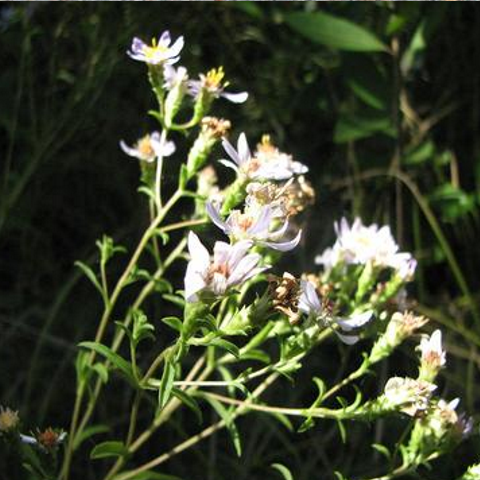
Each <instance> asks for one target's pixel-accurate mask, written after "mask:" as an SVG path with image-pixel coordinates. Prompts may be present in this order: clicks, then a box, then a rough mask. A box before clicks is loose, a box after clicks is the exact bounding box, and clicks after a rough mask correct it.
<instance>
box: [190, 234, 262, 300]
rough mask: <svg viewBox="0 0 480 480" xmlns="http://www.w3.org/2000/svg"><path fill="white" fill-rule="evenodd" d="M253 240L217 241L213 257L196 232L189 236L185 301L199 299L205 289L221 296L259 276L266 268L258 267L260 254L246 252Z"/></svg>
mask: <svg viewBox="0 0 480 480" xmlns="http://www.w3.org/2000/svg"><path fill="white" fill-rule="evenodd" d="M251 246H252V242H251V241H249V240H242V241H240V242H237V243H235V244H234V245H230V244H228V243H225V242H216V243H215V246H214V247H213V259H212V258H210V254H209V253H208V250H207V249H206V248H205V247H204V246H203V244H202V243H201V242H200V240H199V238H198V237H197V235H195V234H194V233H193V232H190V233H189V235H188V251H189V253H190V258H191V259H190V262H189V263H188V266H187V271H186V274H185V299H186V300H187V302H195V301H197V300H198V294H199V293H200V292H203V291H206V292H211V293H213V294H214V295H215V296H218V295H223V294H224V293H225V292H226V291H227V290H228V289H229V288H231V287H234V286H236V285H240V284H242V283H243V282H245V281H246V280H248V279H249V278H252V277H254V276H255V275H258V274H259V273H261V272H263V271H264V270H266V269H267V268H268V267H259V266H258V264H259V262H260V260H261V258H262V257H261V256H260V255H259V254H258V253H247V252H248V250H249V249H250V248H251Z"/></svg>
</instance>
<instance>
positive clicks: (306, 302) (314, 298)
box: [298, 280, 322, 315]
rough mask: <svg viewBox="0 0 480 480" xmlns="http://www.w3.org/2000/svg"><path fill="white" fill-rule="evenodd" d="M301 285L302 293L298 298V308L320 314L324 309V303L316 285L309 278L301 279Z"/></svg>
mask: <svg viewBox="0 0 480 480" xmlns="http://www.w3.org/2000/svg"><path fill="white" fill-rule="evenodd" d="M300 285H301V288H302V294H301V295H300V298H299V300H298V308H299V309H300V310H301V311H302V312H305V313H308V314H310V313H314V314H316V315H319V314H320V312H321V310H322V304H321V302H320V299H319V298H318V295H317V292H316V290H315V286H314V285H313V284H312V283H311V282H309V281H307V280H301V281H300Z"/></svg>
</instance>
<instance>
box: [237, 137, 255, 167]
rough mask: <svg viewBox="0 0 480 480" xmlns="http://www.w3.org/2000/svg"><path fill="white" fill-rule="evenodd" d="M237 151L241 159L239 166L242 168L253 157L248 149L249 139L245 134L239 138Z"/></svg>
mask: <svg viewBox="0 0 480 480" xmlns="http://www.w3.org/2000/svg"><path fill="white" fill-rule="evenodd" d="M237 149H238V159H239V161H238V164H239V166H241V165H243V164H244V163H246V162H248V161H249V160H250V158H251V157H252V154H251V153H250V148H248V142H247V137H246V136H245V134H244V133H241V134H240V135H239V137H238V142H237Z"/></svg>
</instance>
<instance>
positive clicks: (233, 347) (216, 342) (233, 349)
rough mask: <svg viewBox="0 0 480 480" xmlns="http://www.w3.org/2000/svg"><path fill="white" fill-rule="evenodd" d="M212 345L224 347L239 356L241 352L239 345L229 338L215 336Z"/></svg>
mask: <svg viewBox="0 0 480 480" xmlns="http://www.w3.org/2000/svg"><path fill="white" fill-rule="evenodd" d="M210 345H211V346H213V347H219V348H223V349H224V350H226V351H227V352H229V353H231V354H232V355H233V356H234V357H237V358H238V356H239V354H240V352H239V349H238V347H237V346H236V345H235V344H234V343H232V342H229V341H228V340H225V339H223V338H214V339H213V340H211V341H210Z"/></svg>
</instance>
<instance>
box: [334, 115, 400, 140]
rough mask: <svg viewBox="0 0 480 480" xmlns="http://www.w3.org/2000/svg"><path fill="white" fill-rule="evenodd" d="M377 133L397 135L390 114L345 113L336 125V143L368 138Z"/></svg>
mask: <svg viewBox="0 0 480 480" xmlns="http://www.w3.org/2000/svg"><path fill="white" fill-rule="evenodd" d="M377 133H384V134H386V135H389V136H390V137H395V130H394V128H393V124H392V119H391V118H390V116H388V115H385V114H381V115H368V116H367V115H364V116H359V115H354V114H352V113H345V114H343V115H341V116H340V118H339V119H338V122H337V124H336V125H335V132H334V141H335V143H347V142H351V141H353V140H360V139H362V138H368V137H371V136H373V135H376V134H377Z"/></svg>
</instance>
